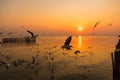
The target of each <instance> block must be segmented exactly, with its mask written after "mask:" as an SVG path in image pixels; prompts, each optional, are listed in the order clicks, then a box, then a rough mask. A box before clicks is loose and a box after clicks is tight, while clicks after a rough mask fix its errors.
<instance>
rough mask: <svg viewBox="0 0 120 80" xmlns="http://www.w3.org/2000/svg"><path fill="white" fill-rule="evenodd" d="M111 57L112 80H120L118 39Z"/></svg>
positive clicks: (119, 44)
mask: <svg viewBox="0 0 120 80" xmlns="http://www.w3.org/2000/svg"><path fill="white" fill-rule="evenodd" d="M111 57H112V67H113V68H112V69H113V80H120V39H119V41H118V44H117V45H116V50H115V52H114V56H113V53H112V54H111Z"/></svg>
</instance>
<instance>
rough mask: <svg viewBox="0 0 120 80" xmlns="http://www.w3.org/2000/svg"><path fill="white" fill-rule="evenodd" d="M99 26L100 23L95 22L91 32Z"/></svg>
mask: <svg viewBox="0 0 120 80" xmlns="http://www.w3.org/2000/svg"><path fill="white" fill-rule="evenodd" d="M98 24H100V21H98V22H96V23H95V25H94V27H93V30H94V29H95V28H96V27H97V25H98Z"/></svg>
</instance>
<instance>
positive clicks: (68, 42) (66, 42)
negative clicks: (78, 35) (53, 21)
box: [62, 36, 72, 50]
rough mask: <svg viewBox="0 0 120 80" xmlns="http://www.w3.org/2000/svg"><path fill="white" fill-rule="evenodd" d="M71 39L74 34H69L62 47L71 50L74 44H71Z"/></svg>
mask: <svg viewBox="0 0 120 80" xmlns="http://www.w3.org/2000/svg"><path fill="white" fill-rule="evenodd" d="M71 40H72V36H69V37H68V38H67V39H66V41H65V43H64V45H63V46H62V48H63V49H64V48H66V49H67V50H71V47H72V46H71V45H70V43H71Z"/></svg>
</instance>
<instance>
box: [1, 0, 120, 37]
mask: <svg viewBox="0 0 120 80" xmlns="http://www.w3.org/2000/svg"><path fill="white" fill-rule="evenodd" d="M119 4H120V0H0V31H2V30H3V29H7V30H13V31H14V30H17V29H19V28H20V27H21V26H25V27H24V28H25V29H30V30H32V31H34V32H35V33H38V34H41V35H68V34H71V35H78V34H82V35H91V34H92V33H93V31H92V27H93V26H94V24H95V23H96V22H97V21H100V24H99V25H98V26H97V27H96V28H95V30H94V32H95V33H96V35H118V34H119V33H120V32H119V29H120V16H119V14H120V10H119V8H120V5H119ZM110 23H112V26H110V27H106V25H108V24H110ZM78 26H82V27H83V28H84V29H83V31H82V32H78V31H77V30H76V28H77V27H78Z"/></svg>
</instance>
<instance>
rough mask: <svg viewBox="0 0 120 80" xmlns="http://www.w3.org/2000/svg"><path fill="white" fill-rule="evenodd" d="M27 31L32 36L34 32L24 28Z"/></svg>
mask: <svg viewBox="0 0 120 80" xmlns="http://www.w3.org/2000/svg"><path fill="white" fill-rule="evenodd" d="M26 31H27V32H28V33H30V34H31V35H32V37H34V33H33V32H31V31H29V30H26Z"/></svg>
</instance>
